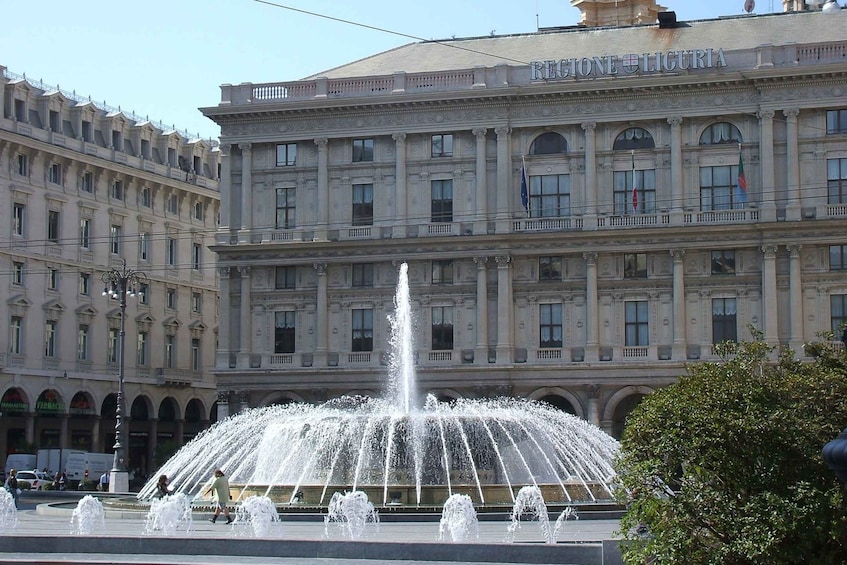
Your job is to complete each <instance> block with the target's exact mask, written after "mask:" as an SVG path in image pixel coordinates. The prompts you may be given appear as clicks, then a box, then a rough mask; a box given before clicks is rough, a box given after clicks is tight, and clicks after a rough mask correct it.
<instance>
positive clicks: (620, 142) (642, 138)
mask: <svg viewBox="0 0 847 565" xmlns="http://www.w3.org/2000/svg"><path fill="white" fill-rule="evenodd" d="M654 147H656V143H655V142H654V141H653V136H652V135H650V132H649V131H647V130H646V129H644V128H629V129H627V130H625V131H622V132H621V133H620V135H618V137H616V138H615V143H614V145H613V146H612V148H613V149H614V150H615V151H632V150H634V149H653V148H654Z"/></svg>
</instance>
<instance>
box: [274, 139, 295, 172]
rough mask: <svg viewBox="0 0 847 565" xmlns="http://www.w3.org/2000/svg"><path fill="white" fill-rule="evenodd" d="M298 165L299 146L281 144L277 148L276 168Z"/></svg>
mask: <svg viewBox="0 0 847 565" xmlns="http://www.w3.org/2000/svg"><path fill="white" fill-rule="evenodd" d="M296 164H297V144H296V143H280V144H278V145H277V146H276V166H277V167H293V166H294V165H296Z"/></svg>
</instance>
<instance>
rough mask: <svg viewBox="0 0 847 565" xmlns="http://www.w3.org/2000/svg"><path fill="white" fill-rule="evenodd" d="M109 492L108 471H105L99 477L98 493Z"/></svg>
mask: <svg viewBox="0 0 847 565" xmlns="http://www.w3.org/2000/svg"><path fill="white" fill-rule="evenodd" d="M108 490H109V471H106V472H105V473H103V474H102V475H100V492H106V491H108Z"/></svg>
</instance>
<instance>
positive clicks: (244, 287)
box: [238, 265, 253, 368]
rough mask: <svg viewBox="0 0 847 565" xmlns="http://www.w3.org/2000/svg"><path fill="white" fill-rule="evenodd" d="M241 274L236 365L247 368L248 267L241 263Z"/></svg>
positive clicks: (239, 269) (248, 335)
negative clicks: (237, 358)
mask: <svg viewBox="0 0 847 565" xmlns="http://www.w3.org/2000/svg"><path fill="white" fill-rule="evenodd" d="M238 272H239V273H240V274H241V304H240V305H239V307H240V311H239V314H240V316H239V326H240V327H239V332H238V334H239V336H240V339H239V356H238V357H239V360H238V366H239V367H241V368H247V367H249V366H250V350H249V344H250V336H251V335H252V333H253V332H252V330H251V329H250V325H251V324H250V267H248V266H246V265H243V266H241V267H238Z"/></svg>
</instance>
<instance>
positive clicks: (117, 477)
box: [100, 261, 147, 492]
mask: <svg viewBox="0 0 847 565" xmlns="http://www.w3.org/2000/svg"><path fill="white" fill-rule="evenodd" d="M100 278H101V280H102V281H103V296H109V297H110V298H112V299H113V300H119V301H120V307H121V329H120V334H119V341H118V398H117V403H116V404H117V405H116V407H115V445H114V449H115V458H114V460H113V461H112V470H111V472H110V473H109V492H127V491H129V474H128V473H127V467H126V457H125V456H124V447H126V448H127V449H129V442H128V441H127V433H126V430H124V422H123V414H124V403H125V402H126V401H125V400H124V342H125V337H126V297H127V294H128V295H130V296H135V295H136V294H138V293H139V292H140V291H141V286H142V285H143V284H145V283H146V282H147V275H145V274H144V273H141V272H139V271H133V270H131V269H128V268H127V266H126V261H123V262H122V265H121V268H120V269H112V270H110V271H106V272H105V273H103V275H102V276H101V277H100Z"/></svg>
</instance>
